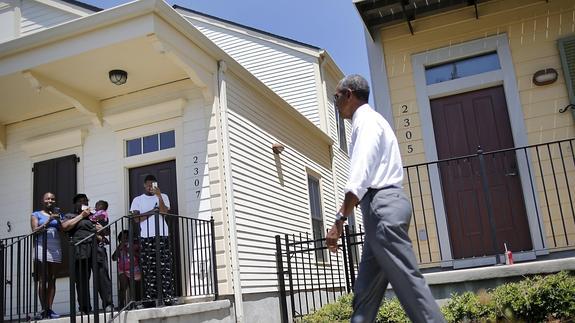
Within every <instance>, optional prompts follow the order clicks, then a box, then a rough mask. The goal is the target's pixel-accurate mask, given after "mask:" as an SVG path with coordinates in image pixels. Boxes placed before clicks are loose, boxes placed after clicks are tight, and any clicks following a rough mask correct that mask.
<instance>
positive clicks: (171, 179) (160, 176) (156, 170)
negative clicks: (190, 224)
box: [128, 160, 182, 295]
mask: <svg viewBox="0 0 575 323" xmlns="http://www.w3.org/2000/svg"><path fill="white" fill-rule="evenodd" d="M150 174H151V175H154V176H155V177H156V179H157V180H158V186H159V187H160V190H161V191H162V193H164V194H166V195H167V196H168V198H169V199H170V211H169V213H170V214H179V213H178V185H177V181H176V178H177V177H176V161H175V160H170V161H167V162H162V163H157V164H152V165H146V166H142V167H136V168H131V169H130V172H129V181H130V203H129V204H128V205H130V204H131V202H132V200H133V199H134V197H136V196H138V195H140V194H142V193H143V192H144V178H146V176H147V175H150ZM166 222H167V223H168V228H169V231H170V243H171V248H172V252H173V255H174V262H173V271H172V272H174V273H175V276H176V295H182V289H181V286H182V284H181V275H180V268H181V266H180V264H181V257H180V249H179V246H180V243H179V240H180V235H179V223H178V218H176V217H168V218H167V219H166ZM138 228H139V226H138Z"/></svg>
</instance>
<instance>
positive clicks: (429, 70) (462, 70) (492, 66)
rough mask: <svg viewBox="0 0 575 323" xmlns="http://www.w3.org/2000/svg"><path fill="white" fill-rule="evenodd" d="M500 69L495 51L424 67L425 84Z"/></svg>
mask: <svg viewBox="0 0 575 323" xmlns="http://www.w3.org/2000/svg"><path fill="white" fill-rule="evenodd" d="M498 69H501V65H499V58H498V57H497V52H492V53H488V54H483V55H479V56H473V57H468V58H464V59H461V60H458V61H453V62H449V63H445V64H441V65H435V66H430V67H426V68H425V79H426V81H427V85H430V84H435V83H441V82H445V81H450V80H455V79H458V78H462V77H466V76H471V75H476V74H481V73H485V72H490V71H495V70H498Z"/></svg>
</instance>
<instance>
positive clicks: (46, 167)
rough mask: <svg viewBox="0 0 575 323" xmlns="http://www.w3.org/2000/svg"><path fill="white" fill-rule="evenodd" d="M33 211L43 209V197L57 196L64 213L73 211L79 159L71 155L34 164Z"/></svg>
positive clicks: (58, 203) (57, 201)
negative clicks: (50, 193)
mask: <svg viewBox="0 0 575 323" xmlns="http://www.w3.org/2000/svg"><path fill="white" fill-rule="evenodd" d="M33 170H34V193H33V194H34V195H33V204H32V205H33V209H34V210H35V211H36V210H39V209H41V208H42V195H43V194H44V193H46V192H52V193H54V194H56V204H57V205H58V206H59V207H60V209H61V210H62V212H70V211H72V209H73V203H72V198H73V197H74V195H76V190H77V186H76V183H77V181H76V179H77V178H76V177H77V157H76V155H69V156H64V157H59V158H55V159H49V160H44V161H41V162H37V163H34V168H33Z"/></svg>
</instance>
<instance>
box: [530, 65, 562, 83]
mask: <svg viewBox="0 0 575 323" xmlns="http://www.w3.org/2000/svg"><path fill="white" fill-rule="evenodd" d="M558 76H559V73H557V70H556V69H554V68H546V69H543V70H539V71H537V72H535V74H533V84H535V85H537V86H541V85H547V84H551V83H554V82H555V81H557V77H558Z"/></svg>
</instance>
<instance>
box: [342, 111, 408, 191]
mask: <svg viewBox="0 0 575 323" xmlns="http://www.w3.org/2000/svg"><path fill="white" fill-rule="evenodd" d="M350 159H351V161H350V167H349V179H348V181H347V184H346V185H345V187H344V191H345V193H348V192H351V193H353V194H354V195H355V196H357V198H358V199H359V200H361V198H362V197H363V195H364V194H365V193H366V192H367V190H368V189H369V188H375V189H377V188H384V187H391V186H394V187H397V188H401V187H402V186H403V185H402V182H403V166H402V164H401V154H400V152H399V145H398V144H397V138H396V137H395V134H394V133H393V130H392V129H391V126H390V125H389V123H388V122H387V120H385V118H383V116H382V115H381V114H379V113H377V112H376V111H374V110H373V109H372V108H371V107H370V106H369V105H368V104H364V105H362V106H360V107H359V108H357V110H355V112H354V114H353V117H352V119H351V145H350Z"/></svg>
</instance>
